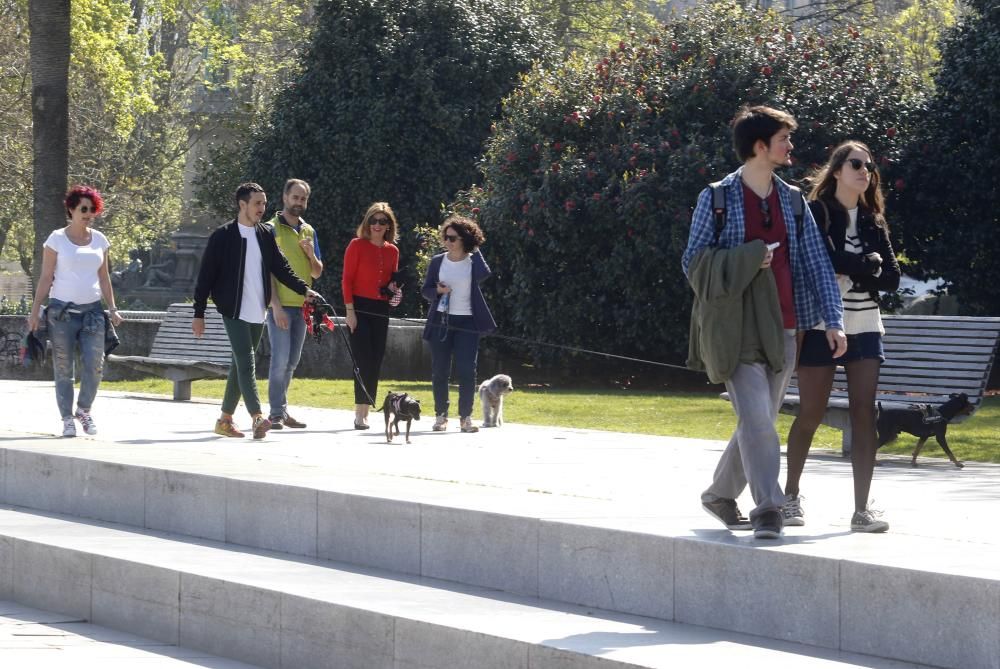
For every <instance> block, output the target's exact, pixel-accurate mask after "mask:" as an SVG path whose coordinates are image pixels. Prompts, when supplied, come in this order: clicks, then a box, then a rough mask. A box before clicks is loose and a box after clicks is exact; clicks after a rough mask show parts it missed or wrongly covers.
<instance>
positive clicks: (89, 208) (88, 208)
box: [79, 204, 97, 214]
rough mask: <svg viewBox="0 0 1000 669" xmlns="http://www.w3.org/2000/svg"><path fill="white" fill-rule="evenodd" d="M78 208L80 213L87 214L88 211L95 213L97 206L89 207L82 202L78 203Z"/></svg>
mask: <svg viewBox="0 0 1000 669" xmlns="http://www.w3.org/2000/svg"><path fill="white" fill-rule="evenodd" d="M79 209H80V213H81V214H89V213H90V212H94V213H95V214H96V213H97V207H96V206H95V207H91V206H89V205H86V204H83V205H80V207H79Z"/></svg>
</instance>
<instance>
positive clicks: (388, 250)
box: [341, 237, 399, 304]
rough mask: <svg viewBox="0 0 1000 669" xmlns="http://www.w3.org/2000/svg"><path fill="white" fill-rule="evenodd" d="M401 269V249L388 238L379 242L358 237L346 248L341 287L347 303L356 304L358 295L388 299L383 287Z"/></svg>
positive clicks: (372, 298)
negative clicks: (384, 241)
mask: <svg viewBox="0 0 1000 669" xmlns="http://www.w3.org/2000/svg"><path fill="white" fill-rule="evenodd" d="M398 269H399V249H398V248H396V246H395V245H393V244H390V243H389V242H386V243H385V244H384V245H383V246H375V245H374V244H372V243H371V242H370V241H368V240H367V239H361V238H360V237H356V238H354V239H352V240H351V243H350V244H348V245H347V250H346V251H345V252H344V274H343V277H342V279H341V290H342V291H343V293H344V304H354V297H355V296H357V297H367V298H368V299H370V300H385V299H387V298H386V297H385V296H384V295H380V294H379V288H381V287H382V286H385V285H387V284H388V283H389V281H391V280H392V273H393V272H395V271H396V270H398Z"/></svg>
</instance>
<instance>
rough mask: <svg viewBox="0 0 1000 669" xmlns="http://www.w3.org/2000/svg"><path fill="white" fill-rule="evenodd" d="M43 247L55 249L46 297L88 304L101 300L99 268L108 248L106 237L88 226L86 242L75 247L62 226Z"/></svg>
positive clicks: (109, 245) (50, 236)
mask: <svg viewBox="0 0 1000 669" xmlns="http://www.w3.org/2000/svg"><path fill="white" fill-rule="evenodd" d="M45 246H46V247H47V248H50V249H52V250H53V251H55V252H56V271H55V278H54V279H53V281H52V288H51V289H50V290H49V297H50V298H52V299H56V300H62V301H63V302H73V303H74V304H90V303H91V302H97V301H98V300H100V299H101V283H100V281H99V280H98V274H97V270H99V269H100V268H101V264H102V263H103V262H104V258H105V257H106V256H107V251H108V249H109V248H110V247H111V244H109V243H108V238H107V237H105V236H104V235H103V234H101V233H100V232H98V231H97V230H94V229H91V231H90V243H89V244H87V245H86V246H77V245H76V244H74V243H73V242H71V241H70V239H69V237H67V236H66V228H59V229H58V230H54V231H53V232H52V234H50V235H49V238H48V239H46V240H45Z"/></svg>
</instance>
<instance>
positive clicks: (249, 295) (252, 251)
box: [236, 223, 266, 323]
mask: <svg viewBox="0 0 1000 669" xmlns="http://www.w3.org/2000/svg"><path fill="white" fill-rule="evenodd" d="M236 227H237V228H239V231H240V237H242V238H243V239H245V240H246V243H247V252H246V255H245V256H244V258H243V300H242V301H241V302H240V320H241V321H246V322H247V323H263V322H264V315H265V312H266V305H265V304H264V265H263V262H264V259H263V258H262V257H261V255H260V244H259V243H258V242H257V234H256V232H255V231H254V228H251V227H248V226H246V225H240V224H239V223H237V224H236Z"/></svg>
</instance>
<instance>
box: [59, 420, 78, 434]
mask: <svg viewBox="0 0 1000 669" xmlns="http://www.w3.org/2000/svg"><path fill="white" fill-rule="evenodd" d="M62 436H64V437H75V436H76V423H75V422H74V420H73V417H72V416H69V417H67V418H63V435H62Z"/></svg>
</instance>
